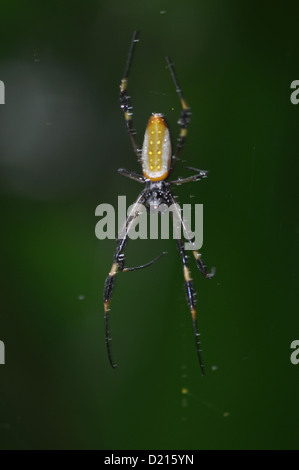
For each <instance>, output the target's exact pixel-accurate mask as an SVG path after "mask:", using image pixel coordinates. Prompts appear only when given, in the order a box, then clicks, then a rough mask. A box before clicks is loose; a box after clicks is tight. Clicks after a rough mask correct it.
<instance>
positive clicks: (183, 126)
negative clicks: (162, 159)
mask: <svg viewBox="0 0 299 470" xmlns="http://www.w3.org/2000/svg"><path fill="white" fill-rule="evenodd" d="M166 62H167V65H168V68H169V70H170V73H171V76H172V80H173V83H174V85H175V89H176V92H177V94H178V96H179V99H180V102H181V106H182V111H181V115H180V118H179V120H178V125H179V126H180V133H179V137H178V142H177V146H176V150H175V153H174V155H173V157H172V162H171V171H172V170H173V167H174V165H175V162H176V160H177V159H178V157H179V153H180V151H181V149H182V148H183V146H184V142H185V139H186V137H187V132H188V126H189V123H190V119H191V109H190V108H189V106H188V105H187V103H186V100H185V98H184V97H183V93H182V90H181V88H180V87H179V84H178V80H177V77H176V74H175V72H174V68H173V64H172V63H171V60H170V58H169V57H166Z"/></svg>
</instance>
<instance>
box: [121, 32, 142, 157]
mask: <svg viewBox="0 0 299 470" xmlns="http://www.w3.org/2000/svg"><path fill="white" fill-rule="evenodd" d="M137 37H138V31H135V32H134V34H133V37H132V41H131V45H130V49H129V54H128V58H127V63H126V67H125V71H124V75H123V78H122V79H121V83H120V107H121V109H122V111H123V113H124V118H125V122H126V126H127V131H128V133H129V136H130V139H131V142H132V145H133V149H134V152H135V153H136V155H137V156H138V158H139V157H140V149H139V147H138V145H137V142H136V140H135V134H136V132H135V130H134V129H133V126H132V118H133V107H132V106H131V101H130V96H129V95H128V93H127V86H128V76H129V72H130V68H131V63H132V59H133V54H134V49H135V45H136V43H137V42H138V39H137Z"/></svg>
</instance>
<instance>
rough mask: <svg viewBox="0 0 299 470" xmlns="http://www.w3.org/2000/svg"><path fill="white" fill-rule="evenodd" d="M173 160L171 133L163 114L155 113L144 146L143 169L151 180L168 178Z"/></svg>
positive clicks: (146, 133)
mask: <svg viewBox="0 0 299 470" xmlns="http://www.w3.org/2000/svg"><path fill="white" fill-rule="evenodd" d="M170 161H171V142H170V135H169V130H168V127H167V124H166V122H165V119H164V118H163V116H162V114H153V115H152V116H151V117H150V119H149V121H148V124H147V127H146V130H145V134H144V141H143V146H142V157H141V162H142V171H143V174H144V176H145V177H146V178H147V179H149V180H150V181H162V180H164V179H165V178H167V176H168V173H169V167H170Z"/></svg>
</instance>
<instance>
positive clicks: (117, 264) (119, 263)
mask: <svg viewBox="0 0 299 470" xmlns="http://www.w3.org/2000/svg"><path fill="white" fill-rule="evenodd" d="M147 198H148V196H146V193H144V192H142V193H141V194H140V195H139V197H138V198H137V200H136V202H135V204H134V206H133V207H132V211H131V213H130V214H129V216H128V218H127V220H126V222H125V226H124V228H123V229H122V231H121V238H119V239H117V248H116V251H115V254H114V259H113V264H112V266H111V269H110V272H109V274H108V277H107V278H106V281H105V286H104V312H105V315H104V318H105V338H106V345H107V351H108V357H109V361H110V364H111V365H112V367H116V364H114V362H113V360H112V355H111V348H110V341H111V338H110V336H109V319H108V316H109V315H108V312H109V310H110V309H109V306H110V301H111V297H112V293H113V288H114V285H115V278H116V274H117V273H118V272H119V271H123V270H124V263H125V259H124V250H125V247H126V245H127V242H128V236H129V232H130V229H131V228H132V226H133V222H134V221H135V219H136V218H137V217H138V215H139V208H140V204H144V203H145V202H146V200H147Z"/></svg>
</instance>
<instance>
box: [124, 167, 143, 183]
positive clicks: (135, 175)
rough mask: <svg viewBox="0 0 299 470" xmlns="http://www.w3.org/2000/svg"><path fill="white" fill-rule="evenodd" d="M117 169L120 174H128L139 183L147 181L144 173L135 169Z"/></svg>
mask: <svg viewBox="0 0 299 470" xmlns="http://www.w3.org/2000/svg"><path fill="white" fill-rule="evenodd" d="M117 171H118V173H119V174H120V175H122V176H126V177H127V178H130V179H131V180H134V181H137V182H138V183H145V181H146V180H145V177H144V176H143V175H139V174H138V173H135V172H134V171H128V170H125V169H124V168H119V169H118V170H117Z"/></svg>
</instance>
